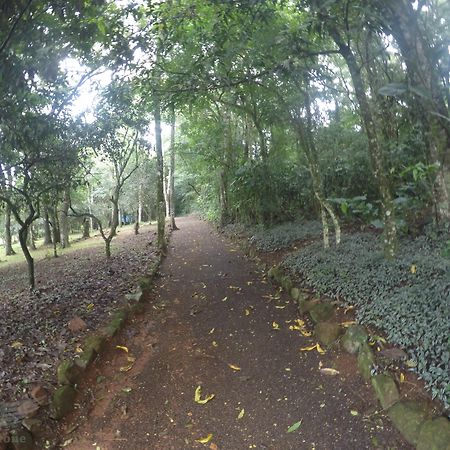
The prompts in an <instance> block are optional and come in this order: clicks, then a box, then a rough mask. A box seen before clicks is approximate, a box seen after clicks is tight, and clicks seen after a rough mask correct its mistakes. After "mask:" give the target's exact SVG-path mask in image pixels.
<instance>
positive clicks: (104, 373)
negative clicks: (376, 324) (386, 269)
mask: <svg viewBox="0 0 450 450" xmlns="http://www.w3.org/2000/svg"><path fill="white" fill-rule="evenodd" d="M177 224H178V226H179V227H180V231H177V232H175V233H174V234H173V235H172V237H171V245H170V250H169V254H168V257H167V258H166V259H165V260H164V262H163V264H162V266H161V278H160V279H159V280H158V282H157V285H156V289H155V292H154V293H153V299H151V303H150V305H151V308H150V309H149V311H150V312H149V313H148V314H146V315H145V316H143V317H142V318H141V320H137V321H135V322H132V323H130V324H129V325H128V326H127V327H126V329H125V330H124V331H123V332H122V333H121V335H120V339H122V340H123V342H120V348H117V349H116V350H115V351H114V349H113V351H112V352H111V354H109V355H104V357H102V359H101V361H99V362H98V367H97V370H98V371H97V373H96V374H97V380H99V379H100V378H101V380H102V381H101V383H97V386H96V385H95V383H94V385H93V386H92V391H91V393H90V396H91V400H92V409H91V410H85V409H83V408H80V411H79V414H78V417H77V416H76V417H74V418H73V419H72V422H71V423H67V424H66V433H67V434H66V435H65V438H66V441H65V444H66V445H65V448H68V449H72V450H75V449H76V450H84V449H92V448H94V449H96V450H97V449H100V450H119V449H128V450H129V449H132V450H140V449H142V450H144V449H146V450H149V449H152V450H171V449H173V450H184V449H191V448H192V449H195V448H209V449H210V450H216V449H227V450H240V449H247V448H255V449H273V450H281V449H283V450H289V449H310V450H312V449H316V450H319V449H320V450H322V449H323V450H325V449H326V450H329V449H342V450H352V449H355V450H362V449H385V448H391V449H393V448H395V449H412V448H414V447H413V446H411V445H410V444H408V443H407V442H406V441H405V440H404V439H403V438H402V437H401V435H400V434H399V432H398V431H397V430H396V429H395V428H394V427H393V426H392V425H391V422H390V421H389V419H388V418H387V416H386V415H385V414H384V413H383V412H382V411H381V408H380V407H378V406H377V403H376V399H375V397H374V396H373V393H372V390H371V388H370V387H369V386H368V385H367V383H364V382H363V380H362V378H361V377H360V376H359V375H358V373H357V370H356V364H355V361H349V360H348V358H347V357H343V356H342V355H344V356H345V353H344V354H340V355H339V357H338V352H337V351H336V348H335V347H333V346H331V347H330V348H329V349H326V350H325V352H324V353H323V351H322V348H321V347H320V346H319V347H317V346H316V344H317V341H316V338H315V337H314V336H308V334H309V332H310V329H309V327H308V324H307V323H305V322H302V321H299V319H298V311H297V305H296V302H294V301H293V300H292V299H291V298H290V297H289V296H287V295H286V294H285V293H283V292H280V290H277V289H275V288H274V287H273V286H272V285H271V284H270V283H269V282H268V280H267V279H266V276H265V274H264V273H263V272H261V271H260V270H259V269H258V268H257V267H256V266H255V265H254V264H253V263H252V262H250V261H248V260H247V259H246V258H245V257H244V256H243V254H242V253H241V252H240V250H238V249H236V248H235V246H234V245H233V244H232V243H230V241H228V240H227V239H225V238H223V237H220V236H218V234H217V233H216V232H215V231H213V230H212V228H211V227H210V226H209V225H208V224H206V223H204V222H202V221H200V220H198V219H196V218H194V217H186V218H180V219H178V221H177ZM312 346H314V349H313V350H311V351H306V350H305V351H300V349H305V348H310V347H312ZM123 347H126V348H127V351H128V352H129V353H128V354H132V355H133V356H134V357H135V363H134V366H133V367H132V368H130V370H127V371H124V372H122V371H119V370H118V369H119V367H120V365H121V364H122V365H123V357H124V356H123V355H124V352H123V351H122V349H123ZM319 349H320V350H321V352H319V351H317V350H319ZM121 358H122V360H121ZM121 361H122V362H121ZM94 366H95V364H94ZM332 368H334V370H335V371H338V372H339V373H335V372H333V370H330V369H332ZM326 369H328V370H326ZM199 387H200V389H199ZM85 416H86V417H85ZM75 428H76V430H75V431H73V430H74V429H75Z"/></svg>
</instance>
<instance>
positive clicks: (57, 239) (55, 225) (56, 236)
mask: <svg viewBox="0 0 450 450" xmlns="http://www.w3.org/2000/svg"><path fill="white" fill-rule="evenodd" d="M52 213H53V214H52V217H51V220H52V234H53V244H59V243H61V231H60V228H59V217H58V206H57V204H56V203H55V206H54V207H53V211H52Z"/></svg>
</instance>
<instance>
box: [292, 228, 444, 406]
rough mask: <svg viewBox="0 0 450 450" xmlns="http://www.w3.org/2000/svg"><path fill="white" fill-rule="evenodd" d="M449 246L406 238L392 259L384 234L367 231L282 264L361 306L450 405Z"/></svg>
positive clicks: (364, 317) (360, 313) (362, 314)
mask: <svg viewBox="0 0 450 450" xmlns="http://www.w3.org/2000/svg"><path fill="white" fill-rule="evenodd" d="M442 247H443V246H442V244H441V243H439V244H438V243H437V242H436V241H432V240H430V239H428V238H425V237H421V238H418V239H415V240H411V239H406V238H405V239H403V240H401V242H400V245H399V251H398V255H399V256H398V258H397V259H396V260H394V261H387V260H386V259H384V258H383V243H382V239H381V237H380V236H377V235H374V234H369V233H360V234H356V235H353V236H345V237H344V239H343V242H342V243H341V245H340V246H338V247H333V248H331V249H329V250H328V251H323V249H322V248H321V244H320V243H319V242H317V243H314V244H312V245H309V246H307V247H306V248H304V249H302V250H301V251H299V252H298V253H295V254H293V255H291V256H289V257H288V258H287V259H286V260H285V261H284V262H283V265H284V267H286V268H287V269H289V270H290V271H292V272H294V273H295V274H297V275H300V276H301V277H302V278H303V279H304V280H305V282H306V283H307V284H308V285H310V286H312V287H313V288H314V289H316V290H317V291H318V292H319V293H322V294H326V295H328V296H330V297H332V298H336V299H338V300H340V301H342V302H345V303H346V304H352V305H356V306H357V310H356V311H357V317H358V319H359V320H360V321H361V322H362V323H367V324H369V325H373V326H375V327H376V328H378V329H380V330H383V331H384V332H385V333H386V335H387V337H388V339H389V341H390V342H392V343H393V344H398V345H400V346H402V347H404V348H405V349H406V350H407V351H408V353H409V354H410V356H411V358H412V359H413V360H414V361H415V362H416V364H417V366H416V370H417V372H418V373H419V374H420V376H421V377H422V378H423V379H424V380H425V382H426V384H427V386H428V387H429V388H430V389H431V392H432V394H433V396H438V397H439V398H440V399H441V400H442V401H443V402H444V403H445V404H446V405H447V406H450V392H449V391H448V386H449V383H450V341H449V338H448V330H449V324H450V283H449V280H450V262H449V261H448V260H447V259H445V258H443V257H442V256H441V252H442Z"/></svg>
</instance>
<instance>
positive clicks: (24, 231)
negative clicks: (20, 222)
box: [19, 226, 35, 289]
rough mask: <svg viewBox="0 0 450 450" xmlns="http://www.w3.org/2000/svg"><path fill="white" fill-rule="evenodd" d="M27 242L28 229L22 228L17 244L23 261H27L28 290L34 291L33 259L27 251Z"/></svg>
mask: <svg viewBox="0 0 450 450" xmlns="http://www.w3.org/2000/svg"><path fill="white" fill-rule="evenodd" d="M27 241H28V227H27V226H22V227H21V228H20V230H19V242H20V247H21V248H22V251H23V254H24V256H25V259H26V261H27V267H28V283H29V285H30V289H34V287H35V279H34V259H33V257H32V256H31V253H30V251H29V250H28V247H27Z"/></svg>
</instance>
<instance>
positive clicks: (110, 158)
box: [0, 0, 450, 399]
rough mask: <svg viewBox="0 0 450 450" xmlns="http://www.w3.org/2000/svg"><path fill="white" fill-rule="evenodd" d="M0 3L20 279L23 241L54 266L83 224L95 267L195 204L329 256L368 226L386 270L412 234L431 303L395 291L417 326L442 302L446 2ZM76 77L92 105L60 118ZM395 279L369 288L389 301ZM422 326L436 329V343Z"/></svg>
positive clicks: (6, 204) (2, 151)
mask: <svg viewBox="0 0 450 450" xmlns="http://www.w3.org/2000/svg"><path fill="white" fill-rule="evenodd" d="M0 10H1V15H0V99H1V102H2V109H1V111H0V204H1V207H2V213H3V219H2V225H3V226H2V239H3V241H4V243H5V248H6V253H7V254H9V253H11V251H12V250H13V249H12V247H11V244H12V241H14V240H18V241H19V242H20V247H21V250H22V251H23V253H24V255H25V257H26V259H27V262H28V270H29V284H30V286H31V287H34V261H33V257H32V254H31V253H30V249H31V248H32V247H33V241H34V240H35V239H37V238H43V242H44V244H45V245H53V246H54V247H53V249H54V254H55V256H56V254H57V251H58V249H57V244H58V245H61V246H62V247H67V246H68V245H70V242H69V235H70V231H71V230H78V231H79V233H82V234H84V236H87V235H88V234H89V232H90V228H96V229H97V230H98V232H100V233H101V235H102V237H103V239H104V241H105V251H106V255H107V256H108V257H110V256H111V243H112V242H113V238H114V236H115V235H116V233H117V228H118V227H119V226H120V225H121V223H122V222H128V221H130V222H136V219H138V220H150V219H152V218H154V219H157V220H158V244H159V246H160V248H161V251H163V252H164V251H165V249H164V247H165V238H164V229H165V217H166V216H169V217H171V218H172V221H173V223H172V225H174V215H175V210H176V212H178V213H186V212H191V211H200V212H201V213H202V214H204V215H205V216H206V217H207V218H208V219H211V220H214V221H216V222H217V223H219V224H220V225H222V226H224V225H227V224H229V223H233V222H239V223H243V224H246V225H249V226H255V225H258V226H259V228H258V229H260V228H270V227H272V226H274V225H277V224H279V223H281V222H285V221H295V220H299V219H301V218H303V219H305V218H306V219H319V220H320V222H321V228H320V231H321V233H322V241H323V242H322V245H323V247H324V248H325V249H327V248H330V247H332V248H330V251H329V252H328V255H331V254H333V252H336V248H337V247H335V245H338V244H340V242H341V234H343V235H344V236H345V233H346V230H355V229H359V230H371V229H376V230H379V231H380V232H381V233H382V242H381V251H382V252H383V253H384V256H385V258H386V260H388V261H389V260H391V261H393V262H392V264H397V263H398V261H400V260H401V257H402V255H401V253H399V249H402V247H403V246H404V245H405V244H404V242H409V241H403V240H402V239H403V238H410V237H418V236H421V237H424V236H425V237H424V239H425V240H426V242H427V244H426V245H431V246H434V247H436V248H437V250H436V252H437V253H433V252H434V250H433V252H432V253H431V254H432V255H433V257H431V256H430V258H429V267H430V269H429V271H425V272H423V274H422V275H421V276H423V277H424V279H425V278H426V279H427V280H431V281H432V282H433V283H434V285H433V287H434V288H436V292H435V293H434V294H433V297H432V298H431V297H430V295H432V294H430V292H431V291H427V287H426V286H424V285H423V284H422V285H420V286H419V288H418V287H417V286H416V287H414V289H415V292H417V291H418V292H420V294H417V295H416V294H414V295H412V298H414V299H417V302H418V303H417V304H418V305H420V308H419V310H420V312H421V313H423V314H424V317H429V316H432V315H433V311H435V310H436V308H442V309H443V310H445V308H444V306H445V305H446V304H447V303H448V298H449V295H450V294H449V286H448V278H447V279H446V274H447V273H448V264H447V262H446V261H447V259H448V255H449V253H450V238H449V234H448V232H449V221H450V203H449V194H448V189H449V183H450V172H449V171H450V160H449V158H450V155H449V151H450V120H449V103H450V101H449V99H450V94H449V77H450V70H449V69H450V56H449V36H450V32H449V17H450V6H449V4H448V2H445V1H442V0H429V1H415V2H411V1H408V0H381V1H377V2H370V1H365V0H354V1H333V0H329V1H315V0H298V1H294V0H290V1H287V0H286V1H283V0H279V1H276V0H273V1H257V0H242V1H232V0H230V1H203V0H179V1H175V0H172V1H170V0H168V1H164V2H145V1H136V2H133V1H104V0H80V1H75V2H71V4H70V5H68V4H67V2H62V1H60V0H54V1H49V0H48V1H46V0H19V1H17V2H3V3H2V4H1V6H0ZM68 61H76V64H77V70H71V69H70V68H68V67H69V66H70V65H68V64H67V62H68ZM102 74H103V75H104V74H108V77H109V81H108V82H107V83H102V82H101V80H102V78H101V77H102ZM86 84H91V85H92V86H93V92H94V91H95V95H94V94H92V96H91V97H90V98H86V103H88V105H86V106H87V107H90V110H88V111H83V113H82V114H80V115H77V114H74V112H73V105H74V103H75V102H76V101H77V99H79V98H80V92H81V91H82V88H83V86H85V85H86ZM96 87H98V90H96ZM161 123H163V124H165V128H167V129H168V130H170V138H169V139H168V141H167V142H166V145H165V146H164V147H165V149H163V142H162V137H161ZM163 126H164V125H163ZM175 161H176V163H177V165H176V169H175ZM137 223H138V222H137ZM341 228H342V230H341ZM136 229H137V231H138V227H136ZM331 232H332V233H331ZM350 239H351V238H350ZM364 242H365V241H364V239H359V238H356V239H354V240H353V241H352V245H353V246H356V247H357V248H359V249H361V250H364V251H365V249H366V247H365V246H364ZM430 242H431V243H430ZM343 243H344V244H346V243H345V242H344V240H343ZM346 245H347V244H346ZM406 246H408V245H406ZM419 247H420V246H419ZM423 247H424V246H422V247H420V248H423ZM434 247H433V248H434ZM409 248H415V247H413V246H412V245H411V246H410V247H409ZM427 248H428V247H427ZM374 251H375V250H374ZM377 251H378V250H377ZM369 253H370V252H369ZM372 253H373V252H372ZM376 254H377V255H378V253H376ZM435 255H438V257H439V258H440V259H438V260H436V257H435ZM416 256H417V255H416ZM416 259H417V258H416ZM432 260H434V261H435V262H434V263H433V261H432ZM377 261H378V260H377ZM381 261H382V264H387V263H386V261H385V260H381ZM396 261H397V262H396ZM420 263H421V261H420V260H419V261H415V260H413V261H410V260H409V259H408V261H407V263H405V267H406V270H410V268H411V267H412V266H414V267H416V266H417V268H418V269H417V270H418V271H419V272H420V267H421V266H420ZM336 264H339V261H337V262H336ZM427 264H428V263H427ZM402 267H403V266H402ZM402 270H403V269H402ZM413 272H414V273H412V272H411V275H414V274H415V272H416V269H414V270H413ZM367 276H369V277H371V276H373V273H372V272H370V271H369V272H368V275H367ZM408 276H409V275H408ZM350 282H351V280H350ZM362 282H365V279H364V278H363V279H362ZM404 282H405V280H404V279H403V278H402V277H399V278H395V282H393V284H392V285H390V284H389V283H388V282H387V281H386V279H385V278H381V279H380V280H379V283H381V284H385V285H386V286H391V287H389V288H386V289H387V292H392V288H393V287H394V286H397V285H398V284H400V285H402V283H404ZM314 283H315V284H317V285H318V286H322V285H321V284H320V283H321V281H320V280H316V281H314ZM402 286H403V285H402ZM408 286H409V285H408ZM414 289H413V290H414ZM425 291H426V292H428V296H425V297H424V296H423V293H424V292H425ZM409 294H410V293H409ZM409 294H408V293H403V297H404V298H409V297H411V296H410V295H409ZM403 297H402V298H403ZM380 298H381V297H380ZM382 298H384V296H382ZM399 301H400V303H401V300H399ZM445 302H447V303H445ZM401 304H402V303H401ZM403 305H404V303H403ZM433 308H434V309H433ZM380 314H381V316H382V317H384V315H386V314H389V312H386V311H385V310H383V312H382V313H380ZM439 317H440V320H441V321H440V322H439V326H438V327H436V328H435V330H434V331H436V330H444V333H445V327H446V325H447V324H448V321H446V320H447V319H446V318H445V317H446V316H444V315H441V316H439ZM416 318H417V317H416ZM377 320H378V319H377ZM447 329H448V327H447ZM399 332H400V331H399ZM415 333H416V332H415ZM417 333H418V332H417ZM417 333H416V334H413V335H414V336H415V339H417V338H420V339H423V340H426V339H428V337H427V336H426V332H425V331H424V330H421V331H420V333H422V334H421V335H420V336H419V337H418V336H417ZM424 333H425V334H424ZM411 339H412V338H411ZM436 339H438V340H437V341H436ZM398 340H401V339H400V337H399V338H398ZM406 344H407V343H405V345H406ZM448 346H449V342H448V337H446V336H442V333H441V334H439V336H438V337H435V336H433V338H432V339H431V341H430V345H429V347H427V348H428V350H427V351H428V353H426V352H425V353H424V354H423V355H422V356H421V358H422V359H421V364H422V366H423V367H422V368H421V370H422V372H423V373H427V374H428V373H429V374H431V375H430V378H429V380H428V381H429V383H431V384H433V383H434V386H435V392H434V394H435V395H439V396H440V397H441V398H443V399H445V398H448V397H447V396H448V374H447V375H446V368H448V367H449V364H450V363H449V359H450V351H449V349H448ZM429 348H432V349H433V352H435V354H430V353H429V352H430V350H429ZM447 373H448V371H447ZM436 380H438V381H436ZM446 386H447V387H446Z"/></svg>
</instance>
